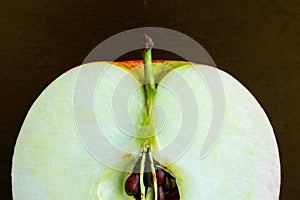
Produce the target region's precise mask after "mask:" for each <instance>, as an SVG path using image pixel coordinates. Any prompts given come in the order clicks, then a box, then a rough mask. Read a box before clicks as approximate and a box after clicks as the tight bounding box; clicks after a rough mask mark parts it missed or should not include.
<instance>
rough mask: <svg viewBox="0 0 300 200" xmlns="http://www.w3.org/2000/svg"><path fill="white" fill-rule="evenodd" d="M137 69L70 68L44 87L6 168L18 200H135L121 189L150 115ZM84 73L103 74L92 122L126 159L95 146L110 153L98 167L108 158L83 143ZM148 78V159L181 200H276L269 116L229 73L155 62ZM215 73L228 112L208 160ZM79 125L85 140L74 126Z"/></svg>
mask: <svg viewBox="0 0 300 200" xmlns="http://www.w3.org/2000/svg"><path fill="white" fill-rule="evenodd" d="M140 64H141V61H132V62H125V63H124V62H123V63H106V62H95V63H90V64H85V65H82V66H80V67H77V68H74V69H72V70H70V71H68V72H67V73H65V74H64V75H62V76H61V77H59V78H58V79H57V80H55V81H54V82H53V83H52V84H51V85H50V86H49V87H47V88H46V89H45V90H44V92H43V93H42V94H41V95H40V96H39V97H38V99H37V100H36V101H35V103H34V104H33V106H32V107H31V109H30V111H29V113H28V115H27V116H26V119H25V121H24V124H23V126H22V128H21V131H20V135H19V137H18V140H17V143H16V147H15V153H14V157H13V166H12V184H13V197H14V199H28V200H32V199H45V200H46V199H133V197H131V196H128V195H127V194H126V192H125V190H124V184H125V181H126V179H127V178H128V176H129V174H130V171H132V169H133V168H134V165H135V163H136V162H137V159H138V157H139V156H140V148H141V146H142V145H143V144H144V142H145V140H144V139H139V136H143V135H141V132H140V128H141V127H143V122H144V120H145V118H146V115H145V112H146V110H145V109H146V108H145V96H144V88H143V87H142V83H141V82H140V81H141V80H142V79H143V78H142V77H143V70H142V69H140V68H138V67H137V65H140ZM83 68H84V69H85V70H87V71H89V74H90V75H92V74H95V72H96V71H97V70H98V69H99V68H105V69H106V70H105V72H104V73H103V74H102V75H103V76H102V77H101V79H99V82H98V83H97V86H96V90H95V92H94V94H95V95H94V97H95V98H94V100H95V101H94V107H95V110H94V111H95V113H94V116H92V118H94V119H96V120H95V121H96V122H97V125H98V126H100V128H101V130H102V131H103V133H104V135H105V138H106V139H107V141H109V142H110V143H111V144H112V145H114V147H116V148H117V149H120V151H116V152H122V154H121V153H120V154H119V153H116V154H110V153H111V152H113V151H111V152H110V151H109V149H106V148H103V146H101V145H99V146H98V148H99V150H100V152H102V153H103V155H106V156H107V157H106V158H105V159H104V160H105V161H106V160H109V159H110V158H111V160H112V162H110V163H109V164H108V163H105V162H101V158H100V159H99V156H97V155H96V156H95V154H94V152H93V148H96V147H95V145H96V144H101V141H93V148H90V147H89V146H88V145H87V144H86V143H85V142H84V140H82V139H83V138H82V137H85V136H84V135H85V134H87V135H88V134H89V132H90V131H91V132H93V131H94V130H93V128H90V129H88V127H94V126H95V123H94V121H92V118H91V115H90V114H91V113H90V112H85V108H86V107H85V106H86V105H85V103H86V101H85V97H84V96H83V97H82V99H81V100H79V103H78V102H77V103H78V104H76V105H77V106H78V105H79V106H78V107H76V108H75V109H76V111H75V112H77V111H80V115H76V113H75V114H74V107H73V106H74V94H75V92H76V91H75V90H74V88H75V87H76V81H77V78H78V75H79V73H80V70H81V69H83ZM134 68H135V70H132V69H134ZM153 71H154V76H155V79H156V81H157V83H158V86H157V88H156V95H155V98H154V103H153V104H154V105H157V107H155V109H154V110H153V119H154V129H155V130H156V131H157V133H156V134H155V135H154V138H155V143H156V144H155V145H154V146H156V148H154V149H153V152H152V153H153V158H154V159H155V160H156V161H158V162H160V163H161V165H163V166H164V167H166V168H167V170H169V171H170V173H172V174H173V175H174V176H175V177H176V184H177V185H178V189H179V193H180V199H188V200H189V199H262V200H266V199H278V197H279V189H280V163H279V155H278V149H277V144H276V140H275V137H274V133H273V130H272V127H271V125H270V122H269V121H268V118H267V116H266V114H265V113H264V111H263V109H262V108H261V106H260V105H259V104H258V102H257V101H256V100H255V98H254V97H253V96H252V95H251V94H250V93H249V92H248V91H247V89H245V88H244V87H243V86H242V85H241V84H240V83H239V82H238V81H237V80H235V79H234V78H233V77H231V76H230V75H228V74H227V73H225V72H223V71H221V70H218V69H216V68H213V67H209V66H205V65H196V64H191V63H186V62H176V61H158V62H154V63H153ZM216 74H217V75H218V77H220V80H221V82H222V85H223V87H222V88H221V89H222V92H223V93H224V99H220V102H219V103H220V104H224V113H219V114H220V115H224V118H221V119H223V120H222V121H220V122H218V123H219V124H220V123H221V125H222V129H221V130H220V132H219V133H215V134H219V137H217V138H216V137H213V138H215V139H214V141H212V142H211V145H210V147H211V149H210V150H209V151H208V154H207V155H206V156H205V157H200V155H201V152H202V151H203V148H206V147H207V146H205V143H206V142H207V140H209V139H210V132H209V130H210V129H211V124H213V123H214V122H213V119H214V117H213V116H214V115H216V114H218V113H216V112H215V110H214V106H216V105H215V103H218V101H213V99H212V98H213V97H212V95H211V94H212V91H211V88H214V87H213V86H211V85H209V84H208V83H210V84H211V83H214V78H215V75H216ZM128 75H129V76H130V77H131V78H128V79H126V80H125V82H124V83H126V84H125V86H126V87H128V88H136V89H135V90H132V91H133V92H132V91H130V92H132V93H131V96H130V98H129V99H128V103H127V104H126V105H121V106H117V105H120V104H119V103H118V101H116V99H115V96H114V92H115V91H116V88H117V87H119V86H120V85H119V83H120V82H121V81H124V80H123V78H124V77H125V76H128ZM178 77H181V80H183V81H184V82H181V81H178ZM126 87H124V93H122V92H118V98H117V100H118V99H119V100H121V99H122V96H123V97H124V98H127V97H128V94H127V92H126V91H125V89H126ZM186 87H188V88H189V89H190V90H189V91H187V90H186ZM120 88H122V87H120ZM87 90H88V88H87ZM117 91H121V90H117ZM184 92H187V93H186V94H188V92H192V94H193V96H189V95H186V96H185V95H182V94H185V93H184ZM178 95H179V96H178ZM178 97H180V98H178ZM194 100H195V101H194ZM113 101H115V103H116V104H115V105H116V106H117V108H118V110H119V112H120V116H122V113H129V114H128V115H129V116H130V119H131V121H130V122H128V123H125V122H124V123H123V122H122V119H121V121H117V120H116V116H115V115H116V113H115V111H114V109H115V108H116V107H114V106H112V102H113ZM120 102H122V101H120ZM194 103H196V104H194ZM194 106H196V107H194ZM182 109H187V110H185V111H183V110H182ZM197 114H199V115H197ZM90 119H91V120H90ZM78 120H79V123H81V124H80V126H82V127H85V128H86V129H85V130H86V133H84V132H83V131H82V130H81V129H80V128H79V127H78ZM161 121H163V123H161ZM116 122H118V124H116ZM187 122H190V123H191V124H192V125H193V127H192V126H188V125H186V123H187ZM120 123H121V125H120ZM194 125H196V126H195V127H194ZM120 126H121V127H120ZM124 129H125V130H124ZM128 130H129V131H128ZM130 131H132V132H130ZM128 132H129V133H128ZM178 134H180V135H181V139H182V138H184V137H182V136H185V135H186V141H185V140H184V139H182V140H178V138H177V137H178ZM135 136H137V137H135ZM148 136H149V135H148ZM90 140H93V138H91V139H90ZM151 141H152V142H154V140H151ZM102 142H103V141H102ZM150 145H152V144H150ZM176 149H177V150H178V151H177V150H176ZM94 150H95V149H94ZM95 151H97V150H95ZM102 161H103V160H102ZM112 163H114V167H112V166H111V164H112ZM120 169H122V170H120ZM148 192H149V195H148V196H147V198H149V199H153V198H154V196H155V195H154V194H153V192H154V191H153V190H152V189H151V190H150V189H149V190H148Z"/></svg>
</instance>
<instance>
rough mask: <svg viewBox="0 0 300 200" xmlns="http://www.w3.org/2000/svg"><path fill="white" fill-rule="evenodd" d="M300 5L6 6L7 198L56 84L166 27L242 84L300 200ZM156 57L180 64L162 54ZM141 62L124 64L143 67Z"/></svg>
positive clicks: (0, 136)
mask: <svg viewBox="0 0 300 200" xmlns="http://www.w3.org/2000/svg"><path fill="white" fill-rule="evenodd" d="M299 24H300V3H299V1H298V2H297V1H296V0H295V1H291V0H287V1H283V0H282V1H279V0H274V1H271V0H270V1H267V0H263V1H257V0H253V1H232V0H231V1H219V2H217V1H211V0H204V1H199V0H198V1H196V0H194V1H189V0H186V1H182V0H173V1H159V0H147V1H143V0H137V1H132V0H127V1H123V0H112V1H103V0H97V1H96V0H95V1H94V0H89V1H76V0H73V1H71V0H51V1H50V0H41V1H33V0H27V1H25V0H20V1H8V0H2V1H0V25H1V26H0V45H1V47H0V61H1V64H0V66H1V70H0V81H1V84H0V87H1V90H0V93H1V104H0V105H1V119H0V122H1V126H0V149H1V150H0V156H1V165H0V167H1V168H0V175H1V182H0V186H1V192H0V199H11V198H12V197H11V180H10V168H11V159H12V155H13V148H14V144H15V141H16V138H17V135H18V132H19V130H20V127H21V124H22V122H23V120H24V118H25V115H26V113H27V112H28V110H29V108H30V106H31V104H32V103H33V102H34V100H35V99H36V98H37V97H38V95H39V94H40V93H41V91H42V90H43V89H44V88H45V87H46V86H47V85H48V84H49V83H50V82H51V81H53V80H54V79H55V78H56V77H57V76H59V75H60V74H62V73H63V72H65V71H67V70H68V69H70V68H72V67H74V66H77V65H79V64H80V63H81V62H82V61H83V59H84V58H85V56H86V55H87V54H88V53H89V51H90V50H92V49H93V48H94V47H95V46H96V45H97V44H99V43H100V42H101V41H103V40H104V39H106V38H108V37H110V36H112V35H114V34H116V33H119V32H121V31H125V30H127V29H131V28H136V27H144V26H158V27H165V28H170V29H174V30H177V31H180V32H182V33H185V34H187V35H189V36H191V37H192V38H194V39H195V40H196V41H198V42H199V43H200V44H201V45H202V46H203V47H204V48H205V49H206V50H207V51H208V52H209V53H210V55H211V56H212V58H213V59H214V61H215V62H216V64H217V65H218V67H219V68H221V69H223V70H225V71H227V72H229V73H230V74H232V75H233V76H234V77H236V78H237V79H238V80H240V81H241V82H242V83H243V84H244V85H245V86H246V87H247V88H248V89H249V90H250V91H251V92H252V93H253V94H254V96H255V97H256V98H257V100H258V101H259V102H260V104H261V105H262V106H263V107H264V109H265V111H266V113H267V114H268V116H269V118H270V121H271V123H272V125H273V127H274V130H275V134H276V138H277V141H278V145H279V149H280V156H281V164H282V187H281V196H280V197H281V199H299V197H300V184H299V181H300V162H299V159H300V156H299V155H300V148H299V141H300V140H299V139H300V120H299V117H298V113H299V111H300V104H299V99H300V80H299V75H300V66H299V64H300V55H299V53H300V37H299V36H300V28H299ZM154 57H155V58H160V59H176V56H175V55H172V54H167V53H165V52H156V54H155V52H154ZM139 58H140V57H139V55H136V54H132V55H127V56H124V59H139Z"/></svg>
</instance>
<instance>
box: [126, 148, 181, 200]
mask: <svg viewBox="0 0 300 200" xmlns="http://www.w3.org/2000/svg"><path fill="white" fill-rule="evenodd" d="M124 188H125V192H126V194H127V195H129V196H133V197H134V198H135V199H136V200H145V199H146V200H179V199H180V194H179V190H178V185H177V182H176V178H175V176H174V175H173V174H172V173H171V172H170V170H168V169H167V168H166V167H164V166H162V165H161V164H160V163H159V162H157V161H156V160H155V159H154V158H153V157H152V153H151V149H150V148H149V147H148V148H145V149H143V151H142V153H141V155H140V157H139V159H138V160H137V162H136V163H135V166H134V168H133V171H132V173H131V174H130V175H129V176H128V178H127V179H126V181H125V186H124Z"/></svg>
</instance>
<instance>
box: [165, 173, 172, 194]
mask: <svg viewBox="0 0 300 200" xmlns="http://www.w3.org/2000/svg"><path fill="white" fill-rule="evenodd" d="M163 189H164V191H165V192H168V191H170V190H171V189H172V182H171V180H170V178H169V177H168V176H166V177H165V182H164V184H163Z"/></svg>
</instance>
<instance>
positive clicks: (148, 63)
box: [142, 34, 155, 113]
mask: <svg viewBox="0 0 300 200" xmlns="http://www.w3.org/2000/svg"><path fill="white" fill-rule="evenodd" d="M153 46H154V42H153V41H152V39H151V38H150V37H149V36H148V35H147V34H144V35H143V40H142V47H143V61H144V78H145V80H144V81H145V90H146V104H147V113H149V111H150V107H151V104H152V100H153V99H152V97H153V94H154V93H155V79H154V75H153V70H152V48H153Z"/></svg>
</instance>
